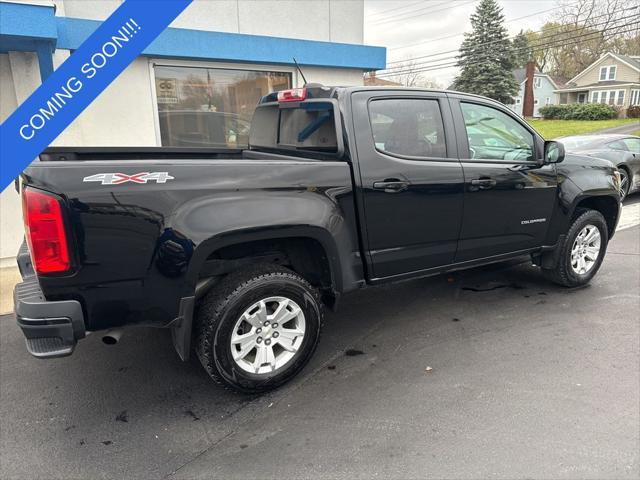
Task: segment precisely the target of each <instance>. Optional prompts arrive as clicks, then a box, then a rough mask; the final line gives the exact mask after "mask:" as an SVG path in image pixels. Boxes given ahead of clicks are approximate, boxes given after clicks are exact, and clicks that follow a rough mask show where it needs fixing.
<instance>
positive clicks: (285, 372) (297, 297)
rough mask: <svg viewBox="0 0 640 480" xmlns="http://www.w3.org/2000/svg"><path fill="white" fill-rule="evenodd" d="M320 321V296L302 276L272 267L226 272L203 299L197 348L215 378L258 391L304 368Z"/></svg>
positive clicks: (313, 347) (282, 380)
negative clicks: (228, 273) (226, 275)
mask: <svg viewBox="0 0 640 480" xmlns="http://www.w3.org/2000/svg"><path fill="white" fill-rule="evenodd" d="M321 323H322V305H321V303H320V298H319V294H318V292H317V290H316V289H315V288H313V287H312V286H311V285H310V284H309V283H308V282H307V281H306V280H305V279H304V278H302V277H301V276H299V275H297V274H296V273H294V272H292V271H290V270H288V269H286V268H283V267H280V266H277V265H263V266H258V267H255V268H252V269H250V270H245V271H241V272H236V273H233V274H230V275H229V276H228V277H226V278H225V279H224V280H222V281H221V282H220V284H219V285H218V286H217V287H216V288H215V289H214V290H212V291H211V292H209V293H208V294H207V295H206V296H205V297H204V298H203V300H202V301H201V303H200V305H199V307H198V311H197V317H196V336H197V337H196V350H197V354H198V357H199V359H200V362H201V363H202V365H203V366H204V368H205V370H206V371H207V372H208V373H209V375H211V377H213V378H214V379H215V380H218V381H222V382H224V383H225V384H227V385H229V386H230V387H232V388H234V389H236V390H239V391H242V392H246V393H255V392H263V391H267V390H270V389H273V388H276V387H278V386H279V385H282V384H283V383H285V382H287V381H288V380H290V379H291V378H292V377H293V376H295V375H296V374H297V373H298V372H299V371H300V370H301V369H302V368H303V367H304V365H305V364H306V363H307V362H308V361H309V359H310V358H311V355H312V354H313V352H314V350H315V348H316V345H317V343H318V339H319V336H320V327H321Z"/></svg>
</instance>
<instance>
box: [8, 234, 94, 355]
mask: <svg viewBox="0 0 640 480" xmlns="http://www.w3.org/2000/svg"><path fill="white" fill-rule="evenodd" d="M25 255H26V256H25ZM17 260H18V266H19V268H20V273H21V274H22V277H23V279H24V281H23V282H22V283H19V284H18V285H16V287H15V289H14V290H13V306H14V311H15V313H16V320H17V322H18V326H19V327H20V328H21V329H22V333H23V334H24V336H25V338H26V343H27V350H28V351H29V353H30V354H31V355H33V356H34V357H38V358H55V357H64V356H67V355H71V354H72V353H73V350H74V348H75V346H76V343H77V341H78V340H79V339H81V338H84V336H85V325H84V315H83V313H82V307H81V305H80V302H78V301H77V300H62V301H55V302H51V301H47V299H46V298H45V297H44V294H43V293H42V290H41V289H40V285H39V284H38V280H37V278H36V276H35V274H34V273H33V268H32V267H31V264H30V259H29V252H28V250H26V246H25V245H23V247H22V248H21V249H20V252H19V253H18V258H17Z"/></svg>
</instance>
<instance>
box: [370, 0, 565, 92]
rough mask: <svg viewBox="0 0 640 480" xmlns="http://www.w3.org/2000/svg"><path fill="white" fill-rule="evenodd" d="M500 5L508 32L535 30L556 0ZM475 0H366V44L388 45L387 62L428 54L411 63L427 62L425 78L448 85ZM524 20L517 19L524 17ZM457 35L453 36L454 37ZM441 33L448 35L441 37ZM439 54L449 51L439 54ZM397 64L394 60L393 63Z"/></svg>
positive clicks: (519, 0)
mask: <svg viewBox="0 0 640 480" xmlns="http://www.w3.org/2000/svg"><path fill="white" fill-rule="evenodd" d="M498 3H500V4H501V5H502V7H503V11H504V15H505V19H506V26H507V28H508V29H509V33H510V34H511V35H515V34H516V33H518V32H519V31H520V30H521V29H524V30H527V29H531V30H538V29H539V28H540V27H541V26H542V25H543V24H544V23H545V22H546V21H547V20H551V19H552V17H553V15H554V14H555V13H556V12H555V11H556V10H557V7H558V4H559V2H558V0H498ZM477 4H478V0H475V1H474V0H447V1H445V0H421V1H420V0H365V1H364V14H365V17H364V38H365V43H367V44H369V45H379V46H384V47H387V65H388V67H392V66H394V64H392V63H391V62H394V61H399V60H405V59H409V58H414V57H420V56H425V55H429V56H428V57H426V58H420V59H416V60H415V62H416V64H418V63H419V62H428V65H429V68H435V69H434V70H430V71H427V72H424V73H423V74H422V75H424V76H425V78H429V79H431V80H435V81H436V82H438V83H439V84H441V86H443V87H447V86H448V85H449V84H450V83H451V81H452V80H453V78H454V77H455V75H456V73H457V69H456V68H455V67H439V66H437V65H439V64H444V65H446V64H447V63H452V62H454V61H455V60H454V59H451V57H452V56H453V55H455V53H450V52H451V50H456V49H457V48H459V46H460V43H461V42H462V39H463V37H462V35H461V34H462V33H463V32H465V31H469V30H470V29H471V24H470V21H469V17H470V16H471V14H472V13H473V11H474V10H475V8H476V5H477ZM524 16H526V18H521V19H519V18H520V17H524ZM454 35H455V36H454ZM441 37H451V38H445V39H441ZM437 39H440V40H437ZM441 52H449V53H443V54H442V55H435V54H440V53H441ZM396 66H397V64H396Z"/></svg>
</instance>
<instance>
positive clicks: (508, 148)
mask: <svg viewBox="0 0 640 480" xmlns="http://www.w3.org/2000/svg"><path fill="white" fill-rule="evenodd" d="M461 107H462V116H463V118H464V124H465V128H466V130H467V140H468V142H469V156H470V158H471V159H474V160H502V161H506V162H523V161H532V160H534V147H533V145H534V143H533V142H534V139H533V134H531V132H529V130H527V129H526V128H524V127H523V126H522V125H521V124H520V123H519V122H518V121H517V120H515V119H514V118H512V117H510V116H509V115H507V114H506V113H504V112H501V111H500V110H498V109H496V108H492V107H488V106H486V105H478V104H475V103H465V102H463V103H461Z"/></svg>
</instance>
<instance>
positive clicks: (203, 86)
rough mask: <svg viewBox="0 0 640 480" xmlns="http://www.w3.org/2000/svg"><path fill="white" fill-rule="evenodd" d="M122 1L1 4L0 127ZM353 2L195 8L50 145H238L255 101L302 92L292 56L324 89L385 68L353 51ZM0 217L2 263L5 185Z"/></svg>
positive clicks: (7, 244) (276, 0)
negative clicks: (289, 90) (278, 93)
mask: <svg viewBox="0 0 640 480" xmlns="http://www.w3.org/2000/svg"><path fill="white" fill-rule="evenodd" d="M121 3H122V1H121V0H31V1H10V2H8V1H3V0H2V1H0V121H4V120H5V119H6V118H7V117H8V116H9V115H10V114H11V113H12V112H13V111H14V110H15V109H16V107H17V106H18V105H20V104H21V103H22V102H23V101H24V100H25V99H26V98H27V97H28V96H29V95H30V94H31V92H33V90H34V89H36V88H37V87H38V86H39V85H40V83H41V82H42V81H43V80H44V79H46V78H47V77H48V76H49V75H50V74H51V73H52V72H53V71H54V70H55V69H56V67H57V66H59V65H60V64H61V63H62V62H64V61H65V59H66V58H67V57H68V56H69V55H70V54H71V53H72V52H73V51H74V50H75V49H77V48H78V47H79V46H80V45H81V44H82V42H83V41H84V40H85V39H86V38H87V37H88V36H89V35H90V34H91V33H92V32H93V31H94V30H95V29H96V28H97V27H98V26H99V25H100V23H101V21H103V20H104V19H105V18H107V17H108V16H109V15H110V14H111V13H112V12H113V11H114V10H115V9H116V8H117V7H118V6H119V5H120V4H121ZM161 3H162V2H158V8H161ZM363 3H364V0H304V1H297V0H195V1H194V2H193V3H192V4H191V5H190V6H189V7H187V9H186V10H185V11H184V12H183V13H182V14H181V15H180V16H179V17H178V18H177V19H176V20H175V21H174V22H173V23H172V24H171V26H170V28H168V29H167V30H165V31H164V32H163V33H162V34H161V35H160V36H159V37H158V38H157V39H156V40H155V41H154V42H153V43H152V44H151V45H150V46H149V47H148V48H147V49H146V50H145V51H144V52H143V55H141V56H140V57H138V58H137V59H136V60H135V61H134V62H133V63H132V64H131V65H130V66H129V67H128V68H127V69H126V70H125V71H124V72H123V73H122V74H121V75H120V76H119V77H118V78H117V79H116V80H115V81H114V82H113V83H112V84H111V85H110V86H109V87H108V88H107V89H106V90H105V91H104V92H103V93H102V94H101V95H100V96H99V97H98V98H97V99H96V100H95V101H94V102H93V104H92V105H91V106H89V107H88V108H87V109H86V110H85V111H84V112H83V113H82V114H81V115H80V116H79V117H78V118H77V119H76V121H75V122H74V123H73V124H72V125H71V126H69V127H68V128H67V130H66V131H65V132H63V133H62V134H61V135H60V136H59V137H58V139H56V141H55V143H54V145H61V146H64V145H68V146H185V147H221V146H229V147H238V146H242V145H244V144H246V141H247V133H248V128H249V122H250V119H251V115H252V113H253V110H254V108H255V105H256V102H257V101H258V99H259V98H260V96H262V95H265V94H267V93H270V92H272V91H276V90H281V89H285V88H290V87H296V86H302V85H303V84H304V81H303V79H302V77H301V76H300V74H299V73H298V72H297V71H296V68H295V64H294V60H293V59H294V58H295V59H296V60H297V61H298V63H299V64H300V65H301V67H302V70H303V73H304V75H305V77H306V79H307V81H309V82H314V83H316V82H318V83H324V84H326V85H361V84H362V83H363V72H366V71H372V70H377V69H383V68H384V67H385V61H386V51H385V49H384V48H382V47H374V46H365V45H363V21H364V19H363V16H364V12H363V11H364V5H363ZM3 160H4V159H3ZM0 215H1V218H0V227H1V238H0V266H1V267H7V266H13V264H14V260H13V258H14V257H15V253H16V251H17V249H18V247H19V245H20V243H21V241H22V235H23V233H22V226H21V213H20V201H19V198H18V195H17V194H16V192H15V191H14V190H13V187H9V188H7V189H5V191H4V192H3V193H2V196H1V204H0Z"/></svg>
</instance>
